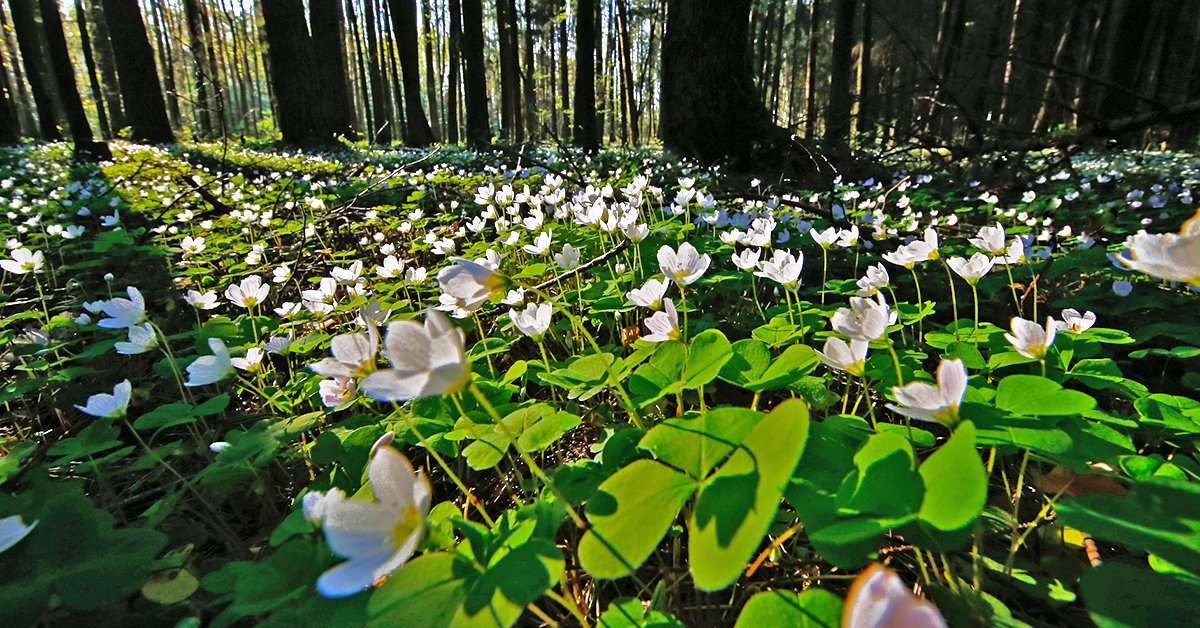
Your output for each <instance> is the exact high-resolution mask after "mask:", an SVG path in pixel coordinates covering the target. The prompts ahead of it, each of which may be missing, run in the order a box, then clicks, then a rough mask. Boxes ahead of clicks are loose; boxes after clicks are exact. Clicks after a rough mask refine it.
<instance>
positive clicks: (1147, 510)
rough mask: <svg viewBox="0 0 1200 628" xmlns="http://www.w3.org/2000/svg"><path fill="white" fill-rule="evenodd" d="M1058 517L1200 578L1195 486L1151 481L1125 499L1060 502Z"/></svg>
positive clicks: (1199, 492)
mask: <svg viewBox="0 0 1200 628" xmlns="http://www.w3.org/2000/svg"><path fill="white" fill-rule="evenodd" d="M1055 511H1056V512H1057V513H1058V516H1059V518H1060V519H1061V520H1062V521H1063V523H1065V524H1066V525H1069V526H1071V527H1073V528H1078V529H1079V530H1082V531H1083V532H1086V533H1088V534H1090V535H1092V536H1094V537H1096V538H1098V539H1104V540H1106V541H1111V542H1115V543H1120V544H1122V545H1127V546H1129V547H1133V548H1137V549H1140V550H1145V551H1148V552H1152V553H1154V554H1158V555H1159V556H1160V557H1162V558H1164V559H1166V560H1167V561H1170V562H1171V563H1174V564H1176V565H1179V566H1180V567H1182V568H1184V569H1187V570H1188V571H1190V572H1192V573H1200V543H1197V542H1196V541H1197V539H1200V486H1197V485H1196V484H1195V483H1192V482H1181V481H1178V480H1170V479H1161V478H1152V479H1147V480H1142V481H1140V482H1136V483H1134V484H1133V486H1132V487H1131V488H1130V490H1129V494H1128V495H1127V496H1124V497H1119V496H1116V495H1105V494H1098V493H1093V494H1088V495H1080V496H1078V497H1072V498H1069V499H1064V500H1062V501H1060V502H1059V503H1058V504H1057V505H1056V506H1055Z"/></svg>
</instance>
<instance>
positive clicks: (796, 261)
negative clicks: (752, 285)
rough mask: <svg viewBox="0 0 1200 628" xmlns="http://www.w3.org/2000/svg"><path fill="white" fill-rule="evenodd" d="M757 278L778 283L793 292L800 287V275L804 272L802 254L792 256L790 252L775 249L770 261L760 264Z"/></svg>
mask: <svg viewBox="0 0 1200 628" xmlns="http://www.w3.org/2000/svg"><path fill="white" fill-rule="evenodd" d="M758 266H759V268H760V269H761V270H759V271H758V272H756V273H754V274H755V275H757V276H759V277H766V278H767V279H770V280H771V281H774V282H776V283H778V284H779V285H781V286H783V287H784V288H785V289H787V290H791V291H793V292H794V291H795V290H796V289H797V288H799V287H800V273H801V272H802V271H803V270H804V253H803V252H800V253H797V254H796V255H792V253H791V252H790V251H786V250H783V249H777V250H776V251H775V255H774V256H773V257H772V258H771V259H770V260H765V261H763V262H762V263H760V264H759V265H758Z"/></svg>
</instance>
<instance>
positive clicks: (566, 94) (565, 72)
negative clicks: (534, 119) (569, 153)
mask: <svg viewBox="0 0 1200 628" xmlns="http://www.w3.org/2000/svg"><path fill="white" fill-rule="evenodd" d="M562 9H563V15H562V18H561V19H559V20H558V93H559V96H560V97H561V98H562V127H561V130H560V131H559V132H560V133H561V134H562V136H563V137H567V136H568V135H570V134H571V114H569V113H567V112H568V111H570V110H571V85H570V80H571V79H570V72H571V70H570V68H569V67H568V65H567V19H566V11H567V0H562Z"/></svg>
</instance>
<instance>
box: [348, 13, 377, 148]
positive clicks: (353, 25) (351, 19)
mask: <svg viewBox="0 0 1200 628" xmlns="http://www.w3.org/2000/svg"><path fill="white" fill-rule="evenodd" d="M345 2H346V21H347V22H348V23H349V24H350V39H351V41H352V42H353V45H354V68H355V69H356V72H355V75H356V78H357V79H358V99H359V104H360V105H361V109H358V108H357V107H356V109H355V112H356V113H355V124H354V127H355V129H359V128H363V129H366V130H367V139H368V140H371V139H373V133H371V124H372V123H373V120H372V118H371V90H370V89H369V88H368V87H367V64H366V53H365V52H364V50H363V43H362V29H360V28H359V26H358V14H357V13H355V11H354V0H345ZM359 113H362V114H363V116H362V120H363V124H362V126H361V127H360V126H359V124H358V114H359Z"/></svg>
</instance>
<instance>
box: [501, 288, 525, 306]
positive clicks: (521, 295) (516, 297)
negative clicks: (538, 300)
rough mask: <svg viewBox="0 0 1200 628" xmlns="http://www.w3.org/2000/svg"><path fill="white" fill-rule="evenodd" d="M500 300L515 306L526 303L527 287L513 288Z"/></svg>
mask: <svg viewBox="0 0 1200 628" xmlns="http://www.w3.org/2000/svg"><path fill="white" fill-rule="evenodd" d="M500 302H501V303H503V304H505V305H508V306H513V307H515V306H518V305H520V304H522V303H524V302H525V289H524V288H514V289H512V290H509V291H508V293H506V294H505V295H504V298H503V299H500Z"/></svg>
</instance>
